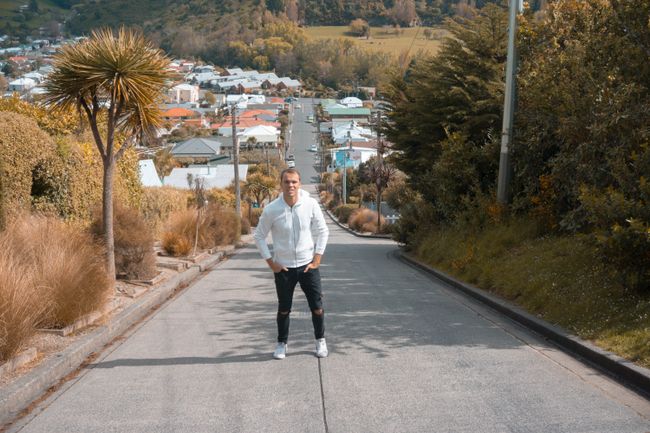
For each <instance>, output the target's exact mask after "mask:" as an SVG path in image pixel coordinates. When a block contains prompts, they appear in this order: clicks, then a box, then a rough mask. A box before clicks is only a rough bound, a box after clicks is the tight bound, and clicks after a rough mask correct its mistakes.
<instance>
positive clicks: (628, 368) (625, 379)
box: [395, 250, 650, 398]
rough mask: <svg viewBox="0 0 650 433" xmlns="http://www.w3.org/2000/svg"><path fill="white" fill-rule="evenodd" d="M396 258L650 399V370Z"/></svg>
mask: <svg viewBox="0 0 650 433" xmlns="http://www.w3.org/2000/svg"><path fill="white" fill-rule="evenodd" d="M395 254H396V255H398V256H399V258H400V259H401V260H403V261H404V262H405V263H407V264H409V265H411V266H413V267H415V268H418V269H420V270H423V271H425V272H427V273H429V274H432V275H433V276H434V277H436V278H437V279H439V280H441V281H443V282H444V283H446V284H447V285H449V286H451V287H453V288H455V289H458V290H460V291H461V292H463V293H465V294H466V295H468V296H470V297H472V298H474V299H476V300H478V301H480V302H482V303H484V304H486V305H487V306H489V307H490V308H492V309H494V310H496V311H498V312H499V313H501V314H503V315H505V316H506V317H508V318H510V319H512V320H514V321H516V322H518V323H520V324H521V325H523V326H525V327H526V328H528V329H530V330H532V331H534V332H536V333H538V334H540V335H541V336H542V337H544V338H545V339H546V340H548V341H550V342H552V343H554V344H555V345H557V346H559V347H560V348H561V349H563V350H564V351H567V352H569V353H571V354H573V355H577V356H578V357H580V358H582V359H583V360H585V361H586V362H588V363H589V364H591V365H592V366H594V367H596V368H597V369H598V370H600V371H602V372H603V373H605V374H606V375H608V376H610V377H612V378H613V379H615V380H616V381H618V382H619V383H621V384H622V385H624V386H626V387H627V388H630V389H632V390H633V391H635V392H638V393H640V394H642V395H643V396H644V397H646V398H648V397H650V370H648V369H646V368H643V367H640V366H638V365H636V364H634V363H633V362H630V361H628V360H626V359H623V358H621V357H620V356H618V355H615V354H613V353H610V352H607V351H606V350H603V349H601V348H599V347H596V346H595V345H593V344H591V343H589V342H587V341H584V340H582V339H580V338H578V337H576V336H575V335H571V334H569V333H568V332H567V331H565V330H564V329H562V328H560V327H558V326H555V325H552V324H550V323H548V322H546V321H544V320H542V319H539V318H537V317H535V316H533V315H531V314H530V313H528V312H526V311H524V310H522V309H521V308H519V307H516V306H514V305H512V304H510V303H509V302H507V301H504V300H503V299H501V298H499V297H497V296H495V295H492V294H491V293H488V292H485V291H483V290H481V289H479V288H477V287H474V286H472V285H469V284H466V283H464V282H462V281H460V280H457V279H456V278H454V277H452V276H450V275H447V274H446V273H444V272H441V271H439V270H437V269H434V268H432V267H430V266H428V265H426V264H424V263H421V262H419V261H418V260H416V259H415V258H414V257H412V256H409V255H408V254H406V253H404V252H403V251H401V250H398V251H396V252H395Z"/></svg>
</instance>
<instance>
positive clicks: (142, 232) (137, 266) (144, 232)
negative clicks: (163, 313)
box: [91, 203, 157, 280]
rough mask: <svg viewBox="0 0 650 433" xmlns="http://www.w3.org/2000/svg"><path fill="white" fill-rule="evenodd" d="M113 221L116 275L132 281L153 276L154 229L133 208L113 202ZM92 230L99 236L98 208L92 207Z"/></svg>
mask: <svg viewBox="0 0 650 433" xmlns="http://www.w3.org/2000/svg"><path fill="white" fill-rule="evenodd" d="M113 221H114V225H113V231H114V232H113V234H114V239H115V270H116V272H117V275H118V276H121V277H125V278H128V279H132V280H145V279H147V278H152V277H154V276H155V275H156V272H157V271H156V255H155V252H154V249H153V243H154V238H153V232H152V229H151V228H150V227H149V226H148V225H147V222H146V221H145V219H144V217H143V216H142V214H141V213H140V212H139V211H137V210H135V209H132V208H129V207H126V206H123V205H121V204H119V203H115V205H114V207H113ZM91 232H92V233H93V235H94V236H95V237H96V238H97V239H98V240H101V239H102V236H103V229H102V213H101V208H98V209H96V210H95V215H94V218H93V223H92V225H91Z"/></svg>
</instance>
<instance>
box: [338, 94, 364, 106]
mask: <svg viewBox="0 0 650 433" xmlns="http://www.w3.org/2000/svg"><path fill="white" fill-rule="evenodd" d="M341 104H343V105H349V104H363V101H362V100H361V99H359V98H355V97H354V96H348V97H347V98H343V99H341Z"/></svg>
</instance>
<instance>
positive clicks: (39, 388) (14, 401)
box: [0, 245, 243, 430]
mask: <svg viewBox="0 0 650 433" xmlns="http://www.w3.org/2000/svg"><path fill="white" fill-rule="evenodd" d="M242 246H243V245H242ZM234 250H235V248H234V247H233V248H232V249H226V251H220V252H219V253H217V254H214V255H213V256H212V257H210V258H209V259H207V260H205V261H204V262H203V263H200V264H199V263H197V264H194V265H193V266H191V267H189V268H188V269H186V270H185V271H183V272H182V273H179V274H177V275H174V276H173V277H171V278H170V279H168V280H167V281H165V282H163V283H162V284H161V285H160V286H159V287H152V288H151V289H150V291H149V292H148V293H146V294H145V295H143V296H142V297H141V298H140V299H138V300H137V301H136V302H134V303H133V304H131V305H129V306H128V307H126V308H125V309H124V310H123V311H121V312H120V313H119V314H117V315H116V316H114V317H112V318H111V319H110V321H108V323H107V324H105V325H103V326H100V327H98V328H97V329H95V330H94V331H92V332H91V333H89V334H88V335H85V336H84V337H82V338H81V339H79V340H78V341H76V342H74V343H72V344H71V345H70V346H68V347H67V348H66V349H64V350H63V351H62V352H60V353H58V354H57V355H56V356H54V357H52V358H51V359H49V360H47V361H45V362H43V363H42V364H41V365H39V366H38V367H36V368H35V369H33V370H32V371H30V372H29V373H27V374H25V375H24V376H22V377H20V378H18V379H16V380H15V381H14V382H12V383H10V384H8V385H7V386H6V387H3V388H2V389H0V430H2V426H4V425H5V424H7V423H9V422H11V421H13V420H14V419H15V418H16V417H17V416H18V415H19V414H20V412H21V411H22V410H24V409H25V408H27V407H28V406H29V405H30V403H32V402H33V401H34V400H36V399H37V398H39V397H40V396H42V395H43V394H44V393H45V392H46V391H47V390H48V389H49V388H51V387H53V386H55V385H56V384H57V383H58V382H59V381H60V380H61V379H62V378H64V377H66V376H67V375H69V374H71V373H73V372H74V371H75V370H77V369H78V368H79V366H81V365H82V364H83V363H84V361H85V360H86V359H87V358H88V357H89V356H90V355H91V354H93V353H96V352H100V351H101V350H102V348H103V347H104V346H105V345H107V344H109V343H110V342H111V341H113V340H114V339H115V338H117V337H119V336H120V335H122V334H123V333H124V332H126V331H127V330H128V329H129V328H130V327H131V326H132V325H133V324H134V323H137V322H138V321H139V320H141V319H143V318H144V317H146V316H147V315H148V314H149V313H150V312H151V311H152V309H154V308H156V307H158V306H160V305H161V304H163V303H164V302H165V301H167V299H169V297H170V296H172V295H173V294H174V292H175V291H176V290H177V289H179V288H181V287H183V286H184V285H187V284H189V283H190V282H191V281H192V280H193V279H194V278H196V277H197V276H198V275H200V273H201V272H205V271H207V270H209V269H210V268H212V267H213V266H214V265H216V264H217V263H219V261H220V260H221V259H222V258H223V257H224V256H226V255H230V254H233V253H234Z"/></svg>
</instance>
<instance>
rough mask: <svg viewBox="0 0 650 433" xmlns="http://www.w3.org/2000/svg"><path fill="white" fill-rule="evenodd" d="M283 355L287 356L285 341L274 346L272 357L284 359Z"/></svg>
mask: <svg viewBox="0 0 650 433" xmlns="http://www.w3.org/2000/svg"><path fill="white" fill-rule="evenodd" d="M285 356H287V343H282V342H278V345H277V346H275V352H273V357H274V358H275V359H284V357H285Z"/></svg>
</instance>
